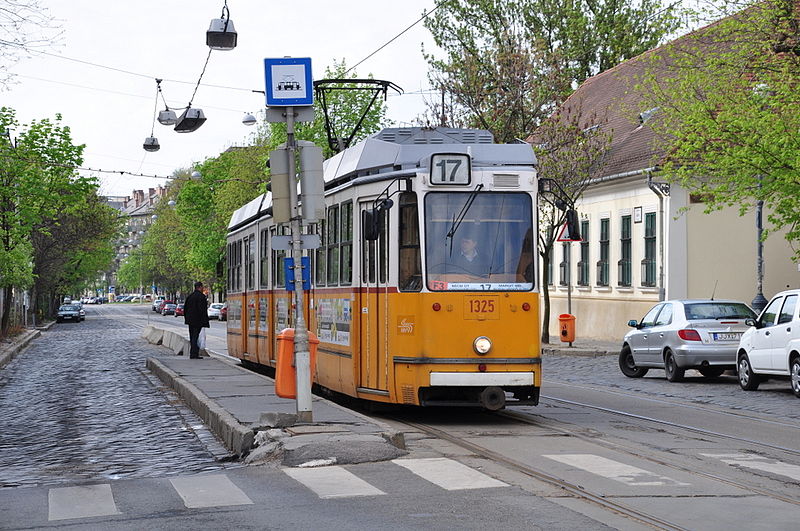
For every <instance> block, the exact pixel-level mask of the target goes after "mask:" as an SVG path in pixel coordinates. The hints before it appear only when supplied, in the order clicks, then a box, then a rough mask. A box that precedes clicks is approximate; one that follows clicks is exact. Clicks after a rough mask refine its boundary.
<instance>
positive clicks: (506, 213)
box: [425, 192, 534, 291]
mask: <svg viewBox="0 0 800 531" xmlns="http://www.w3.org/2000/svg"><path fill="white" fill-rule="evenodd" d="M425 240H426V243H425V250H426V253H425V254H426V265H427V284H428V289H430V290H431V291H473V290H476V291H526V290H531V289H533V276H534V267H533V264H534V254H533V247H534V246H533V242H534V240H533V213H532V206H531V197H530V195H528V194H526V193H520V192H514V193H510V192H502V193H495V192H431V193H429V194H428V195H427V196H426V198H425Z"/></svg>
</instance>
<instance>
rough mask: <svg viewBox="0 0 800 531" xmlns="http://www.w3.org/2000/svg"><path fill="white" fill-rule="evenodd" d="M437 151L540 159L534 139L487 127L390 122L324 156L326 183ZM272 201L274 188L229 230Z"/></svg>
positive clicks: (482, 161)
mask: <svg viewBox="0 0 800 531" xmlns="http://www.w3.org/2000/svg"><path fill="white" fill-rule="evenodd" d="M433 153H469V154H470V156H471V157H472V167H473V168H481V167H492V166H494V167H500V166H535V165H536V156H535V155H534V153H533V149H532V148H531V145H530V144H527V143H520V144H495V143H494V137H493V136H492V133H491V132H489V131H487V130H485V129H454V128H450V127H435V128H429V127H389V128H386V129H383V130H381V131H379V132H377V133H375V134H374V135H372V136H370V137H368V138H366V139H364V140H362V141H361V142H359V143H358V144H356V145H355V146H352V147H350V148H348V149H346V150H344V151H342V152H341V153H338V154H336V155H334V156H333V157H331V158H329V159H328V160H326V161H325V163H324V166H323V168H324V179H325V183H326V184H328V183H333V182H335V181H340V182H347V181H350V180H352V179H355V178H357V177H365V176H372V175H381V174H386V178H387V179H388V178H391V174H395V175H396V172H412V171H415V170H416V169H417V168H427V166H428V163H429V160H430V156H431V154H433ZM271 206H272V192H267V193H265V194H261V195H260V196H258V197H256V198H255V199H253V200H252V201H250V202H249V203H247V204H246V205H244V206H242V207H241V208H239V209H237V210H236V211H235V212H234V213H233V215H232V216H231V220H230V222H229V223H228V230H229V231H230V230H234V229H236V228H237V227H239V226H242V225H244V224H246V223H247V222H249V221H250V220H253V219H256V218H258V217H260V216H262V215H263V214H265V213H267V210H268V208H270V207H271Z"/></svg>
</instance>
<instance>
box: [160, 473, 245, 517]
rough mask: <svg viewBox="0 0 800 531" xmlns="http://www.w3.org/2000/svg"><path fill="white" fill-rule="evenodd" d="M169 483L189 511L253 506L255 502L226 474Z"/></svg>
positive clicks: (187, 478)
mask: <svg viewBox="0 0 800 531" xmlns="http://www.w3.org/2000/svg"><path fill="white" fill-rule="evenodd" d="M169 481H170V483H172V487H173V488H174V489H175V491H176V492H177V493H178V495H179V496H180V497H181V499H183V504H184V505H185V506H186V507H187V508H189V509H198V508H201V507H227V506H230V505H252V504H253V500H251V499H250V498H248V497H247V494H245V493H244V492H242V490H241V489H240V488H239V487H237V486H236V485H234V484H233V482H232V481H231V480H230V479H228V476H226V475H224V474H211V475H208V476H189V477H182V478H173V479H170V480H169Z"/></svg>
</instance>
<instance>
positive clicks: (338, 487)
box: [284, 466, 386, 498]
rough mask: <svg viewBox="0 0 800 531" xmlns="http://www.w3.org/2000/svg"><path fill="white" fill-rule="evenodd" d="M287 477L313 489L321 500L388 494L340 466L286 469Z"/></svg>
mask: <svg viewBox="0 0 800 531" xmlns="http://www.w3.org/2000/svg"><path fill="white" fill-rule="evenodd" d="M284 472H286V475H287V476H289V477H290V478H292V479H294V480H296V481H299V482H300V483H302V484H303V485H304V486H305V487H307V488H309V489H311V490H312V491H314V492H315V493H316V495H317V496H319V497H320V498H349V497H353V496H379V495H381V494H386V493H385V492H383V491H382V490H379V489H376V488H375V487H373V486H372V485H370V484H369V483H367V482H366V481H364V480H363V479H361V478H359V477H357V476H356V475H354V474H352V473H351V472H349V471H347V470H345V469H344V468H342V467H340V466H326V467H320V468H286V469H284Z"/></svg>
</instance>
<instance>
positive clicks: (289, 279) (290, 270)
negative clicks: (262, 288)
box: [283, 256, 311, 291]
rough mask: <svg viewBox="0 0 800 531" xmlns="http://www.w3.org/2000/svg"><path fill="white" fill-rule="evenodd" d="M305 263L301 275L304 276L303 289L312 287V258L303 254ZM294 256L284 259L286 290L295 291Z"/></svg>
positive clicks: (302, 261) (302, 259) (302, 260)
mask: <svg viewBox="0 0 800 531" xmlns="http://www.w3.org/2000/svg"><path fill="white" fill-rule="evenodd" d="M300 260H301V262H300V263H301V264H302V265H303V267H302V271H301V275H302V278H303V289H304V290H306V291H307V290H310V289H311V258H309V257H308V256H303V257H302V258H301V259H300ZM294 271H295V269H294V258H284V259H283V273H284V274H283V278H285V279H286V280H285V284H286V291H294V283H295V274H294Z"/></svg>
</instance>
